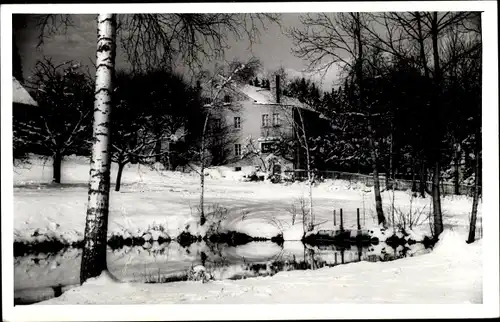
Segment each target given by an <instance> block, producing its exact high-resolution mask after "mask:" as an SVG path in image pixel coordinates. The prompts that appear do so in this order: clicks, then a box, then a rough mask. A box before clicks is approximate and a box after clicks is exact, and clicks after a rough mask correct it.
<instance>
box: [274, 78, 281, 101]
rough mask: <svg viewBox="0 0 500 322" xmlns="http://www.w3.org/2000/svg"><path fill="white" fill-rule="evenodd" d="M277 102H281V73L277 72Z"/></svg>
mask: <svg viewBox="0 0 500 322" xmlns="http://www.w3.org/2000/svg"><path fill="white" fill-rule="evenodd" d="M275 90H276V103H278V104H279V103H280V75H278V74H276V87H275Z"/></svg>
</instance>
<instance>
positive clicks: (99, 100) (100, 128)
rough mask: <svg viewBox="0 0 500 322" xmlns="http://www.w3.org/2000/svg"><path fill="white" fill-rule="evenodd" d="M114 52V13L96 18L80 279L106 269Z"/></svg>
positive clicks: (95, 274) (82, 280) (82, 279)
mask: <svg viewBox="0 0 500 322" xmlns="http://www.w3.org/2000/svg"><path fill="white" fill-rule="evenodd" d="M115 55H116V15H115V14H99V15H98V18H97V60H96V67H97V69H96V88H95V100H94V123H93V144H92V158H91V161H90V179H89V197H88V206H87V217H86V223H85V237H84V238H85V239H84V249H83V254H82V263H81V270H80V282H81V283H83V282H85V281H86V280H87V279H88V278H91V277H96V276H99V275H100V274H101V273H102V271H105V270H107V265H106V238H107V228H108V211H109V188H110V179H109V177H110V166H111V158H110V153H109V152H110V150H109V135H110V131H109V124H110V123H109V122H110V112H111V94H112V92H113V76H114V71H115Z"/></svg>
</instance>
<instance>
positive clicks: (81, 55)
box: [16, 13, 337, 89]
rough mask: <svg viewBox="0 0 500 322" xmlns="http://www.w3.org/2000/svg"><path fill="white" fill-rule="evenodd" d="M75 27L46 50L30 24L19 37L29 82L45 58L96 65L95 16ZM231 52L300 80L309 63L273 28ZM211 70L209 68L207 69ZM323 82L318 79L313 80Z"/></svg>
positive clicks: (290, 17) (78, 18) (291, 22)
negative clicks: (296, 55)
mask: <svg viewBox="0 0 500 322" xmlns="http://www.w3.org/2000/svg"><path fill="white" fill-rule="evenodd" d="M298 17H299V14H295V13H289V14H283V15H282V28H283V29H286V28H288V27H292V26H300V25H301V24H300V21H299V18H298ZM72 18H73V22H74V26H72V27H70V28H69V29H68V30H67V32H63V31H62V30H61V32H59V33H57V34H55V35H53V36H51V37H50V38H48V39H46V41H45V43H44V44H43V46H41V47H39V48H37V43H38V39H37V36H38V31H37V28H36V26H35V25H34V24H33V23H28V25H27V26H26V27H25V28H22V29H21V30H20V31H19V33H18V34H17V36H16V37H17V44H18V46H19V51H20V55H21V59H22V63H23V73H24V77H25V78H28V77H29V76H30V75H31V72H32V70H33V68H34V66H35V64H36V61H37V60H39V59H41V58H43V56H48V57H52V59H53V61H54V62H63V61H67V60H74V61H79V62H81V63H82V64H84V65H88V66H92V63H94V62H95V50H96V21H95V15H73V16H72ZM230 45H231V48H230V49H229V50H227V51H226V59H227V60H232V59H233V58H239V59H242V60H245V59H247V58H249V57H251V56H255V57H258V58H259V59H260V60H261V62H262V63H263V67H264V68H265V69H266V70H275V69H277V68H278V67H279V66H281V65H282V66H283V67H285V68H286V69H288V71H289V73H290V74H294V75H292V76H300V75H302V74H301V72H302V71H304V70H305V69H306V68H307V62H306V61H303V60H301V59H299V58H297V57H295V56H294V55H293V54H292V52H291V50H292V47H293V44H292V41H291V40H290V39H288V38H287V36H286V35H285V34H283V33H282V30H280V27H279V26H277V25H274V24H270V25H269V26H268V30H265V31H262V33H261V36H260V42H258V43H255V44H254V45H253V46H252V48H251V50H250V49H249V48H248V47H249V46H248V45H249V43H248V41H243V42H242V41H240V42H237V41H234V40H230ZM116 64H117V68H119V69H123V68H127V62H126V61H125V59H124V56H123V55H122V54H121V48H118V53H117V61H116ZM207 68H208V66H207ZM336 74H337V72H336V71H332V72H330V73H329V74H327V75H326V76H325V78H324V84H323V87H324V88H325V89H330V88H331V85H332V82H333V80H334V79H335V78H336ZM313 77H314V78H316V79H318V80H319V79H320V76H319V75H314V76H313Z"/></svg>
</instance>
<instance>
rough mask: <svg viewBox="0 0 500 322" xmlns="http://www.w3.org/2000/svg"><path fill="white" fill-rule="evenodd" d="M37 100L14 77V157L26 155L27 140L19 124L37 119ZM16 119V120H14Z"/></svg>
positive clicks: (19, 157)
mask: <svg viewBox="0 0 500 322" xmlns="http://www.w3.org/2000/svg"><path fill="white" fill-rule="evenodd" d="M37 106H38V104H37V102H36V101H35V100H34V99H33V98H32V97H31V95H30V94H29V93H28V91H27V90H26V89H25V88H24V87H23V85H22V84H21V83H20V82H19V81H18V80H17V79H16V78H15V77H12V118H13V123H12V131H13V132H12V139H13V141H12V145H13V155H14V159H22V158H24V157H25V156H26V150H27V149H26V142H25V141H24V140H23V139H22V138H21V132H22V131H21V128H20V126H19V124H28V123H30V122H31V121H32V120H34V119H36V118H37V117H38V114H39V111H40V110H39V109H38V108H34V107H37ZM14 120H15V121H14Z"/></svg>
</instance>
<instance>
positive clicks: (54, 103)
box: [14, 58, 93, 183]
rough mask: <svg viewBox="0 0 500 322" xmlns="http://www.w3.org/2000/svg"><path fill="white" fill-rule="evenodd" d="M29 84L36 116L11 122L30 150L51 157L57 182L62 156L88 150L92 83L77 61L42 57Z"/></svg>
mask: <svg viewBox="0 0 500 322" xmlns="http://www.w3.org/2000/svg"><path fill="white" fill-rule="evenodd" d="M29 86H30V87H31V88H32V89H33V93H34V98H35V100H36V101H37V102H38V105H39V106H40V108H39V109H37V112H38V113H39V114H38V116H39V118H38V119H34V120H25V122H23V121H22V120H16V119H14V123H15V125H16V128H17V129H19V132H18V134H19V135H20V136H23V137H24V140H26V141H28V142H29V145H30V146H31V148H30V149H31V151H32V152H36V153H40V154H42V155H49V156H51V157H52V159H53V182H55V183H60V182H61V164H62V160H63V158H64V156H65V155H71V154H75V153H76V154H87V153H88V148H89V146H88V144H87V143H86V142H87V140H88V139H89V137H90V129H91V127H90V120H91V116H92V100H93V98H92V93H93V89H92V88H93V82H92V81H91V79H90V78H89V76H87V75H86V74H85V73H83V72H82V71H81V69H80V66H79V65H78V64H76V63H73V62H65V63H62V64H59V65H55V64H54V63H53V62H52V60H51V59H50V58H44V59H43V60H41V61H38V62H37V63H36V66H35V72H34V75H33V78H32V80H31V81H30V83H29ZM20 122H21V123H20Z"/></svg>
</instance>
